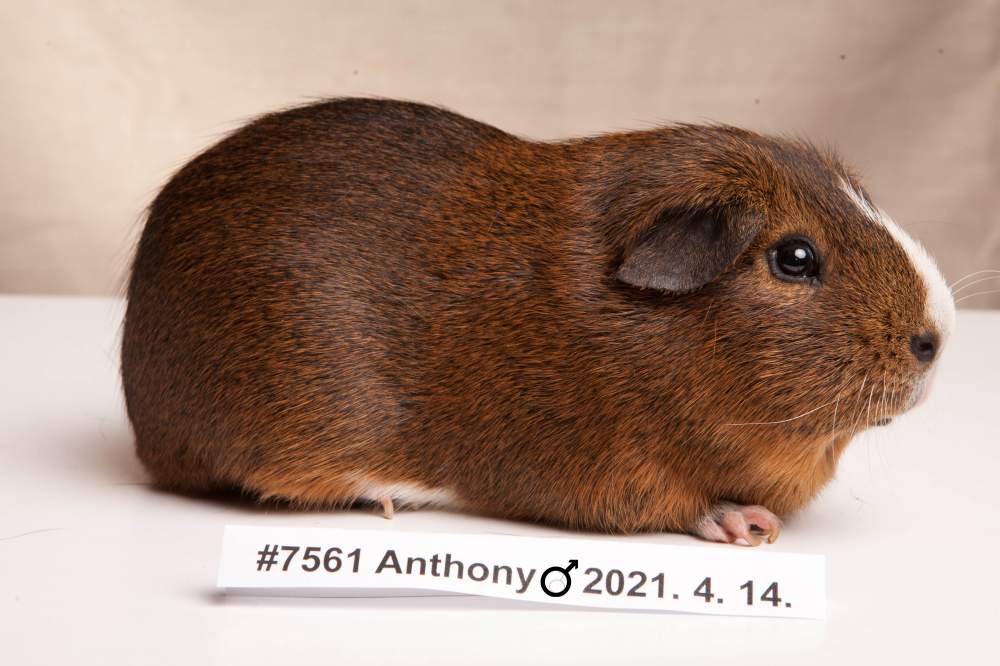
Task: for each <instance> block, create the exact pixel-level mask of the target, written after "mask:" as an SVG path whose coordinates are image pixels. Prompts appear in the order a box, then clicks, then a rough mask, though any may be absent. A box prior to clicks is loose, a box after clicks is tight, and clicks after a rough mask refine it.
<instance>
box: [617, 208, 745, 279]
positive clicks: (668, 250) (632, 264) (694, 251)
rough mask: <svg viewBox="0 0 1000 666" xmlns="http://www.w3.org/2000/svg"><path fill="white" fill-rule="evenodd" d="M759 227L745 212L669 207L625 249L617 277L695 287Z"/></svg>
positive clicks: (737, 252)
mask: <svg viewBox="0 0 1000 666" xmlns="http://www.w3.org/2000/svg"><path fill="white" fill-rule="evenodd" d="M757 230H758V224H757V220H756V218H755V217H753V216H748V215H746V214H744V213H731V212H729V211H726V210H711V211H682V212H678V211H676V210H668V211H666V212H664V213H662V214H661V215H660V216H659V217H658V218H657V220H656V222H655V223H654V224H653V226H652V227H650V228H649V229H648V230H647V231H646V232H645V233H644V234H643V235H642V236H641V237H640V238H639V241H638V243H636V244H635V247H633V248H632V249H631V250H630V251H627V253H626V255H625V260H624V261H623V262H622V265H621V266H620V267H619V269H618V272H617V273H616V274H615V277H616V278H618V279H619V280H621V281H622V282H625V283H626V284H630V285H632V286H633V287H639V288H641V289H658V290H660V291H665V292H670V293H683V292H688V291H693V290H695V289H698V288H700V287H702V286H704V285H705V284H707V283H709V282H711V281H712V280H714V279H715V278H717V277H718V276H719V275H721V274H722V272H723V271H725V270H726V269H727V268H729V267H730V266H731V265H732V264H733V262H734V261H736V258H737V257H738V256H739V255H740V254H742V253H743V251H744V250H745V249H747V247H748V246H749V245H750V243H751V242H752V241H753V239H754V237H755V236H756V235H757Z"/></svg>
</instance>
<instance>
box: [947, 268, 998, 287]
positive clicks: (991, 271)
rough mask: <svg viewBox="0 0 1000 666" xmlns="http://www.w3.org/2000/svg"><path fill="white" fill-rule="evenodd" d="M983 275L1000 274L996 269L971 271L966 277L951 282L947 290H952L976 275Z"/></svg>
mask: <svg viewBox="0 0 1000 666" xmlns="http://www.w3.org/2000/svg"><path fill="white" fill-rule="evenodd" d="M983 273H1000V270H998V269H996V268H984V269H982V270H979V271H972V272H971V273H969V274H967V275H963V276H962V277H960V278H958V279H957V280H955V281H954V282H952V283H951V284H950V285H948V288H949V289H952V290H954V289H955V287H956V286H957V285H959V284H961V283H962V282H965V281H966V280H968V279H969V278H970V277H975V276H977V275H982V274H983Z"/></svg>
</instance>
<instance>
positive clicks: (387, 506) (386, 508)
mask: <svg viewBox="0 0 1000 666" xmlns="http://www.w3.org/2000/svg"><path fill="white" fill-rule="evenodd" d="M379 502H380V503H381V504H382V515H383V516H385V519H386V520H392V517H393V515H395V510H394V509H395V507H393V505H392V498H391V497H389V496H388V495H385V496H383V497H382V499H380V500H379Z"/></svg>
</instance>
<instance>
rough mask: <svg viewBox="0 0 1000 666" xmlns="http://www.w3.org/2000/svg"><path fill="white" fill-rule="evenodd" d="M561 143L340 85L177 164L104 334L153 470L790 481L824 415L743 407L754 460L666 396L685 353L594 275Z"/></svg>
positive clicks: (265, 490) (292, 484) (448, 489)
mask: <svg viewBox="0 0 1000 666" xmlns="http://www.w3.org/2000/svg"><path fill="white" fill-rule="evenodd" d="M575 150H577V149H576V148H574V147H573V144H540V143H531V142H527V141H522V140H519V139H516V138H514V137H511V136H509V135H507V134H504V133H502V132H500V131H499V130H495V129H493V128H489V127H487V126H485V125H481V124H479V123H475V122H473V121H470V120H467V119H464V118H461V117H459V116H456V115H453V114H450V113H447V112H444V111H440V110H437V109H430V108H428V107H421V106H416V105H402V104H400V105H391V104H383V103H378V102H370V101H364V100H362V101H355V102H339V103H338V102H335V103H330V104H326V105H320V106H316V107H308V108H305V109H297V110H293V111H290V112H286V113H283V114H276V115H272V116H268V117H265V118H263V119H262V120H260V121H257V122H256V123H254V124H252V125H250V126H248V127H247V128H244V129H243V130H241V131H239V132H237V133H236V134H234V135H233V136H231V137H230V138H228V139H226V140H225V141H223V142H222V143H221V144H219V145H217V146H216V147H214V148H212V149H210V150H209V151H207V152H206V153H204V154H202V155H201V156H199V157H198V158H196V159H195V160H194V161H192V162H191V163H190V164H188V165H187V166H186V167H185V168H184V169H182V170H181V171H180V172H179V173H178V174H177V175H176V176H175V177H174V178H173V179H172V180H171V182H170V183H169V184H168V185H167V186H166V187H165V188H164V190H163V191H162V192H161V194H160V195H159V196H158V197H157V199H156V201H155V202H154V204H153V205H152V207H151V209H150V214H149V218H148V222H147V225H146V228H145V231H144V233H143V236H142V239H141V241H140V244H139V247H138V252H137V254H136V259H135V263H134V267H133V275H132V280H131V284H130V287H129V301H128V310H127V314H126V322H125V331H124V339H123V351H122V372H123V381H124V389H125V394H126V399H127V406H128V412H129V416H130V418H131V421H132V424H133V427H134V431H135V436H136V445H137V450H138V454H139V456H140V458H141V460H142V461H143V463H144V464H145V465H146V467H147V468H148V469H149V470H150V472H151V474H152V475H153V477H154V478H155V480H156V481H157V482H158V483H160V484H162V485H163V486H165V487H168V488H173V489H177V490H181V491H188V492H202V491H208V490H211V489H215V488H237V489H240V490H242V491H244V492H248V493H251V494H253V495H255V496H259V497H265V498H269V497H273V498H282V499H287V500H289V501H291V502H293V503H296V504H301V505H309V506H342V505H345V504H349V503H351V502H353V501H355V500H358V499H371V500H375V501H379V500H383V499H385V498H391V499H393V500H395V501H397V502H399V503H401V504H413V505H422V504H434V505H451V506H459V507H465V508H468V509H471V510H476V511H482V512H486V513H489V514H493V515H500V516H507V517H513V518H523V519H530V520H537V521H544V522H548V523H553V524H559V525H566V526H571V527H579V528H587V529H600V530H612V531H632V530H647V529H665V530H689V529H692V526H693V525H695V524H696V522H697V521H698V519H699V518H701V517H702V516H703V515H704V514H705V512H706V511H708V510H709V509H710V507H711V506H712V505H713V504H714V503H716V502H718V501H720V500H722V499H731V500H736V501H743V502H747V503H765V504H767V505H768V506H769V508H771V509H773V510H775V511H777V512H783V511H787V510H791V509H794V508H796V507H798V506H800V505H801V504H803V503H804V502H806V501H807V500H808V499H809V498H810V497H811V496H812V495H813V494H814V493H815V492H816V490H817V489H818V488H819V487H820V486H822V484H823V483H825V482H826V480H827V479H828V478H829V477H830V475H831V474H832V473H833V469H834V466H835V463H836V458H837V455H839V453H840V450H841V449H842V448H843V445H844V444H846V440H847V438H845V437H840V438H837V439H836V440H835V441H833V442H829V443H827V442H820V441H819V440H820V439H821V438H820V437H819V436H818V435H809V434H808V433H806V434H796V435H795V436H794V437H792V436H791V435H790V434H789V431H787V430H777V429H775V430H769V429H766V428H762V429H761V431H760V437H761V438H762V439H766V440H768V441H769V443H770V444H769V447H768V449H767V452H766V453H760V454H757V459H755V460H741V459H738V458H736V457H733V455H732V452H731V450H727V451H728V452H719V454H718V455H717V456H715V457H713V449H712V446H713V444H712V442H711V441H708V440H706V439H705V437H704V436H703V433H702V431H701V430H700V426H699V424H698V422H697V418H692V416H691V415H690V414H687V415H681V414H677V413H673V412H672V411H671V404H673V403H676V402H678V401H682V400H683V396H685V395H686V394H687V393H688V392H690V391H692V390H693V389H692V387H693V386H696V385H697V383H698V382H703V381H704V373H705V370H704V369H702V368H698V367H695V366H694V365H693V364H691V363H690V362H689V359H688V360H685V359H676V360H674V361H671V360H670V359H669V358H663V357H661V356H660V355H658V354H657V346H658V345H660V344H664V340H666V339H668V338H671V337H676V336H678V335H680V336H681V337H683V335H684V334H683V333H679V332H677V331H673V332H671V331H669V330H664V329H663V328H662V324H660V326H661V327H660V328H658V329H657V328H652V324H651V323H650V322H648V321H645V320H644V319H643V315H642V313H641V311H638V310H630V309H628V308H629V306H627V305H625V303H626V301H627V299H628V298H634V297H632V296H626V295H624V290H622V289H619V288H618V287H615V286H609V281H610V278H609V275H608V267H609V266H610V265H611V264H612V263H613V262H614V261H615V260H616V249H615V248H613V247H611V246H610V244H609V243H607V242H606V241H605V240H604V238H603V237H602V236H601V234H600V233H599V231H598V230H597V229H596V227H595V225H594V224H592V223H589V222H581V220H582V219H583V220H585V219H586V215H587V211H586V210H584V207H583V205H582V204H581V203H580V202H579V201H577V200H576V199H575V198H574V197H576V196H577V194H576V193H575V192H576V189H575V188H576V187H577V182H578V180H579V173H580V172H579V163H578V161H575V160H582V159H583V157H581V156H579V155H577V153H575V152H574V151H575ZM689 315H690V317H689V318H687V319H685V317H687V316H688V315H683V314H681V313H680V312H678V314H676V315H675V317H676V321H678V322H679V323H678V324H677V325H678V326H684V327H687V328H691V329H693V328H694V327H696V326H697V325H698V323H699V322H703V321H704V319H705V312H702V311H698V312H694V313H689ZM685 330H686V329H685ZM707 351H708V350H707V348H706V357H707ZM719 362H720V363H721V362H723V360H721V359H720V360H719ZM656 364H660V365H659V366H658V365H656ZM660 366H662V367H660ZM689 366H690V367H689ZM827 437H828V436H827ZM792 439H795V440H796V441H795V442H794V450H795V451H796V452H801V451H802V450H805V449H809V447H812V449H813V450H815V454H814V455H809V456H804V455H801V453H796V454H795V455H794V456H792V455H790V454H788V453H787V452H785V448H788V450H791V449H792V447H793V444H792V442H791V440H792ZM810 439H814V440H816V442H815V443H809V442H808V441H803V440H810ZM786 442H787V444H786Z"/></svg>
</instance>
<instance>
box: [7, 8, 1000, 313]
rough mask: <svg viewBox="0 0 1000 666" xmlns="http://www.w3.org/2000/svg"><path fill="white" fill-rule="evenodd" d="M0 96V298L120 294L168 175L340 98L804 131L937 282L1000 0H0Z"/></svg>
mask: <svg viewBox="0 0 1000 666" xmlns="http://www.w3.org/2000/svg"><path fill="white" fill-rule="evenodd" d="M0 91H2V92H0V94H2V100H3V103H2V104H0V156H2V159H0V291H7V292H62V293H92V294H104V293H114V292H116V291H118V290H119V289H120V287H121V285H122V283H123V275H124V271H125V267H126V265H127V262H128V258H129V255H130V253H131V250H132V245H133V243H134V242H135V238H136V235H137V232H138V225H139V223H140V221H141V214H142V210H143V208H144V207H145V206H146V204H148V202H149V201H150V199H151V198H152V196H153V195H154V193H155V191H156V189H157V188H158V186H159V185H161V184H162V183H163V182H164V180H165V179H166V178H167V177H168V176H169V174H170V173H171V172H173V171H174V170H175V169H177V168H178V167H179V166H180V165H181V164H182V163H183V162H184V161H185V160H186V159H187V158H189V157H190V156H192V155H193V154H194V153H195V152H197V151H198V150H200V149H202V148H203V147H205V146H206V145H208V144H209V143H212V142H213V141H215V140H217V139H218V138H219V137H220V136H221V135H222V134H223V133H224V132H226V131H227V130H230V129H231V128H233V127H235V126H236V125H238V124H239V123H241V122H243V121H245V120H246V119H248V118H250V117H252V116H254V115H255V114H258V113H261V112H263V111H267V110H271V109H275V108H278V107H282V106H286V105H289V104H297V103H302V102H305V101H308V100H310V99H313V98H316V97H322V96H335V95H380V96H389V97H401V98H409V99H415V100H422V101H428V102H435V103H440V104H444V105H446V106H448V107H451V108H453V109H455V110H458V111H460V112H463V113H465V114H467V115H470V116H473V117H475V118H479V119H481V120H485V121H488V122H491V123H494V124H496V125H498V126H499V127H502V128H504V129H506V130H509V131H513V132H515V133H518V134H522V135H526V136H530V137H535V138H542V139H552V138H558V137H565V136H569V135H578V134H588V133H595V132H600V131H607V130H616V129H623V128H642V127H648V126H650V125H654V124H657V123H662V122H667V121H674V120H685V121H692V120H693V121H697V120H713V121H722V122H728V123H734V124H737V125H744V126H747V127H750V128H753V129H757V130H763V131H769V132H795V133H802V134H806V135H808V136H809V137H811V138H813V139H814V140H817V141H820V142H829V143H832V144H834V145H836V146H838V147H839V148H840V150H841V152H842V153H843V154H844V155H845V156H846V157H847V159H848V161H849V162H852V163H853V164H854V165H855V166H857V167H858V168H859V169H860V170H861V172H862V173H864V174H865V175H866V176H867V182H868V185H869V189H870V190H871V191H872V192H873V194H874V195H875V198H876V200H877V201H878V202H879V203H880V204H881V205H882V207H884V208H886V209H887V210H888V211H889V212H890V213H891V214H893V216H894V217H895V218H896V219H897V220H898V221H899V222H900V223H901V224H902V225H903V226H905V227H907V228H909V229H910V231H911V232H912V233H913V234H914V235H915V236H917V237H919V238H920V239H922V240H923V241H924V242H925V243H926V245H928V246H929V248H930V249H931V251H932V252H933V253H934V254H935V255H936V256H937V257H938V261H939V263H940V264H941V266H942V268H943V269H944V272H945V274H946V275H947V276H948V277H949V278H950V279H952V280H954V279H956V278H958V277H960V276H962V275H964V274H966V273H969V272H971V271H974V270H977V269H983V268H995V269H1000V187H998V186H1000V2H997V1H991V0H979V1H967V2H966V1H956V2H950V1H940V2H925V1H910V0H891V1H890V0H886V1H882V2H877V1H874V0H872V1H854V2H845V1H843V0H831V1H818V2H805V1H794V2H785V1H783V2H763V1H761V2H630V1H623V0H612V1H609V0H586V1H580V2H542V1H536V2H529V1H525V2H474V1H472V0H466V1H444V0H441V1H433V0H427V1H423V2H416V1H414V2H360V1H358V0H354V1H345V2H330V1H327V2H274V1H272V2H262V1H257V0H242V1H233V2H220V1H213V2H206V1H204V0H201V1H198V0H186V1H185V0H177V1H175V2H110V1H101V2H98V1H94V0H82V1H79V2H73V1H71V0H60V1H54V2H29V3H22V2H13V1H11V0H2V2H0ZM989 288H993V289H1000V280H995V281H993V282H986V283H983V284H981V285H978V286H976V287H974V288H972V289H970V290H968V291H967V292H966V293H973V292H975V291H979V290H986V289H989ZM962 305H963V306H983V305H993V306H998V305H1000V293H998V294H992V295H986V296H981V297H976V298H972V299H970V300H967V301H965V302H963V303H962Z"/></svg>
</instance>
